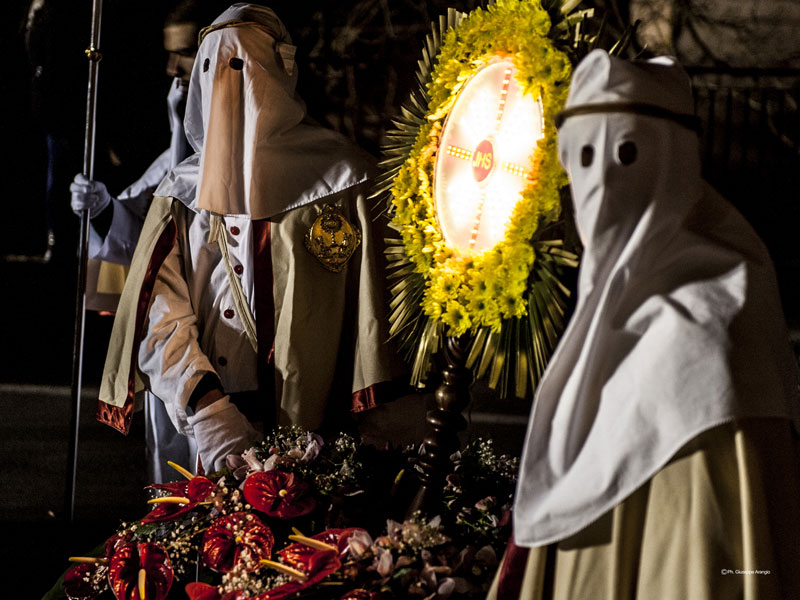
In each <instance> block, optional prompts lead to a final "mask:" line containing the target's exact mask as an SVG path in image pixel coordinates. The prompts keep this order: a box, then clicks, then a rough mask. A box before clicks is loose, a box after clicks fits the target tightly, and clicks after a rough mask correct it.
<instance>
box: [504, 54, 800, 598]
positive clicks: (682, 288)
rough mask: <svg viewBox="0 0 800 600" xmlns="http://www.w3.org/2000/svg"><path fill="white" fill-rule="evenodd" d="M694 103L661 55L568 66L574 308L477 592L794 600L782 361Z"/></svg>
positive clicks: (794, 517)
mask: <svg viewBox="0 0 800 600" xmlns="http://www.w3.org/2000/svg"><path fill="white" fill-rule="evenodd" d="M693 112H694V111H693V102H692V95H691V91H690V87H689V80H688V77H687V76H686V73H685V72H684V71H683V70H682V69H681V68H680V67H679V66H678V65H677V64H676V63H675V62H674V61H673V60H672V59H669V58H658V59H654V60H651V61H647V62H643V61H642V62H639V61H630V62H629V61H624V60H620V59H617V58H612V57H609V56H608V55H607V54H606V53H605V52H603V51H600V50H597V51H594V52H592V53H590V54H589V55H588V56H587V57H586V58H585V59H584V60H583V61H582V63H581V64H580V65H579V66H578V68H577V69H576V71H575V74H574V77H573V81H572V87H571V89H570V94H569V98H568V100H567V104H566V108H565V110H564V111H563V112H562V113H561V114H560V115H559V117H558V119H557V125H558V126H559V150H560V157H561V162H562V164H563V165H564V168H565V169H566V171H567V173H568V174H569V176H570V181H571V185H572V196H573V200H574V204H575V207H574V208H575V219H576V225H577V228H578V232H579V234H580V237H581V241H582V243H583V245H584V254H583V258H582V263H581V267H580V274H579V281H578V302H577V306H576V308H575V312H574V314H573V316H572V319H571V321H570V324H569V326H568V328H567V330H566V331H565V333H564V335H563V337H562V339H561V341H560V342H559V346H558V348H557V350H556V352H555V354H554V355H553V358H552V359H551V362H550V364H549V366H548V368H547V371H546V372H545V374H544V376H543V378H542V380H541V382H540V384H539V387H538V389H537V393H536V398H535V400H534V406H533V409H532V413H531V419H530V423H529V426H528V433H527V438H526V442H525V447H524V450H523V456H522V462H521V468H520V478H519V483H518V486H517V493H516V497H515V504H514V514H513V523H514V532H513V539H512V542H511V543H510V544H509V549H508V551H507V553H506V556H505V558H504V561H503V564H502V566H501V569H500V571H499V574H498V577H497V578H496V581H495V585H494V587H493V590H492V592H491V594H490V597H498V598H503V599H506V598H517V597H520V598H557V599H562V598H563V599H569V600H580V599H584V598H586V599H592V600H610V599H622V598H641V599H643V600H644V599H653V598H658V599H659V600H664V599H673V598H674V599H676V600H677V599H685V598H692V599H693V600H694V599H701V600H702V599H708V600H711V599H721V598H776V599H777V598H794V597H798V598H800V576H798V575H797V572H798V570H797V569H796V564H797V563H798V560H800V545H799V544H798V542H797V540H798V539H800V461H799V460H798V443H797V437H796V434H797V431H799V430H800V427H798V425H799V424H800V412H798V411H799V410H800V403H799V401H798V378H797V365H796V363H795V361H794V358H793V357H792V355H791V351H790V346H789V341H788V335H787V332H786V328H785V323H784V317H783V313H782V310H781V306H780V301H779V297H778V291H777V286H776V282H775V277H774V273H773V268H772V264H771V262H770V259H769V256H768V254H767V251H766V249H765V248H764V246H763V244H762V243H761V242H760V240H759V239H758V237H757V236H756V235H755V233H754V232H753V231H752V229H751V228H750V227H749V226H748V224H747V223H746V222H745V221H744V219H743V218H742V217H741V216H740V215H739V214H738V213H737V212H736V211H735V210H734V209H733V208H732V207H731V206H730V205H729V204H727V203H726V202H725V201H724V200H723V199H722V198H720V197H719V196H718V195H717V194H716V193H715V192H714V191H713V190H712V189H711V188H710V187H709V186H707V185H706V184H705V183H704V182H703V181H702V179H701V177H700V162H699V147H698V129H699V127H698V122H697V119H696V118H695V117H694V116H693ZM793 563H794V565H795V566H791V565H792V564H793ZM728 571H729V572H730V574H729V575H728ZM757 571H758V572H759V573H756V572H757ZM763 571H766V572H767V573H769V574H768V575H764V574H763V573H762V572H763Z"/></svg>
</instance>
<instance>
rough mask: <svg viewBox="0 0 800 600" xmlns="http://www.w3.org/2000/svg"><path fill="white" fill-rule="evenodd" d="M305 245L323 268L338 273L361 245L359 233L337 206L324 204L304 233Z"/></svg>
mask: <svg viewBox="0 0 800 600" xmlns="http://www.w3.org/2000/svg"><path fill="white" fill-rule="evenodd" d="M305 243H306V248H308V251H309V252H311V254H313V255H314V256H316V257H317V260H319V262H321V263H322V266H323V267H325V268H326V269H328V270H329V271H333V272H334V273H338V272H339V271H341V270H342V269H343V268H344V265H345V264H346V263H347V261H348V260H350V257H351V256H353V253H354V252H355V251H356V248H357V247H358V245H359V244H360V243H361V232H360V231H359V230H358V228H357V227H356V226H355V225H353V224H352V223H350V221H348V220H347V218H346V217H345V216H344V214H343V213H342V210H341V209H340V208H339V207H338V206H335V205H333V204H326V205H325V206H323V207H322V212H321V213H320V214H319V216H318V217H317V219H316V221H314V224H313V225H312V226H311V229H309V230H308V231H307V232H306V236H305Z"/></svg>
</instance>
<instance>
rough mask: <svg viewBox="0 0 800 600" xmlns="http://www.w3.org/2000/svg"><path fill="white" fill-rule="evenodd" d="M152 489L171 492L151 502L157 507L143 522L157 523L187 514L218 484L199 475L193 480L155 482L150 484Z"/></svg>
mask: <svg viewBox="0 0 800 600" xmlns="http://www.w3.org/2000/svg"><path fill="white" fill-rule="evenodd" d="M148 487H150V488H152V489H161V490H166V491H168V492H169V493H170V495H169V496H167V497H166V498H164V497H162V498H154V499H153V500H150V501H149V503H150V504H155V505H156V507H155V508H154V509H153V510H152V511H150V513H149V514H147V515H145V517H144V518H143V519H142V523H156V522H158V521H169V520H171V519H174V518H176V517H179V516H180V515H183V514H186V513H188V512H189V511H191V510H194V508H195V507H196V506H197V505H198V504H199V503H200V502H203V501H204V500H205V499H206V498H208V497H209V496H210V495H211V492H213V491H214V488H215V487H216V484H215V483H214V482H213V481H211V480H210V479H208V478H206V477H203V476H201V475H198V476H197V477H194V478H193V479H192V480H191V481H176V482H172V483H162V484H154V485H151V486H148Z"/></svg>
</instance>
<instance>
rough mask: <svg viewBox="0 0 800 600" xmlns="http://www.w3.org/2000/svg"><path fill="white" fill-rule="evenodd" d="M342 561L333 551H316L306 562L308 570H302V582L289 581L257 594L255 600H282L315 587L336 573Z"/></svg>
mask: <svg viewBox="0 0 800 600" xmlns="http://www.w3.org/2000/svg"><path fill="white" fill-rule="evenodd" d="M341 566H342V561H340V560H339V556H338V555H337V553H336V552H335V551H333V550H317V551H316V552H314V554H313V555H312V556H311V557H310V558H309V560H308V568H307V569H304V570H305V573H306V578H305V579H303V580H302V581H290V582H289V583H284V584H283V585H279V586H278V587H276V588H273V589H271V590H270V591H268V592H266V593H264V594H259V595H258V596H256V600H283V599H284V598H291V597H293V596H294V595H295V594H297V593H298V592H301V591H303V590H304V589H306V588H309V587H311V586H313V585H316V584H317V583H319V582H320V581H322V580H323V579H325V578H326V577H327V576H328V575H330V574H331V573H333V572H334V571H338V570H339V568H340V567H341Z"/></svg>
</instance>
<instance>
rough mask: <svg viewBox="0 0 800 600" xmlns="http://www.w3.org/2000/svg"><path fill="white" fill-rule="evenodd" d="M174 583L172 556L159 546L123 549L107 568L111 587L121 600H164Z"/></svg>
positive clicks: (135, 546) (147, 544)
mask: <svg viewBox="0 0 800 600" xmlns="http://www.w3.org/2000/svg"><path fill="white" fill-rule="evenodd" d="M172 579H173V573H172V565H171V564H170V561H169V555H168V554H167V552H166V550H164V548H162V547H161V545H160V544H151V543H143V542H140V543H136V544H127V545H125V546H122V547H121V548H119V549H118V550H117V551H116V552H115V553H114V556H112V557H111V562H110V563H109V567H108V583H109V584H110V585H111V590H112V591H113V592H114V595H115V596H116V597H117V599H118V600H164V598H166V597H167V593H168V592H169V588H170V587H172ZM142 589H144V595H142Z"/></svg>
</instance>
